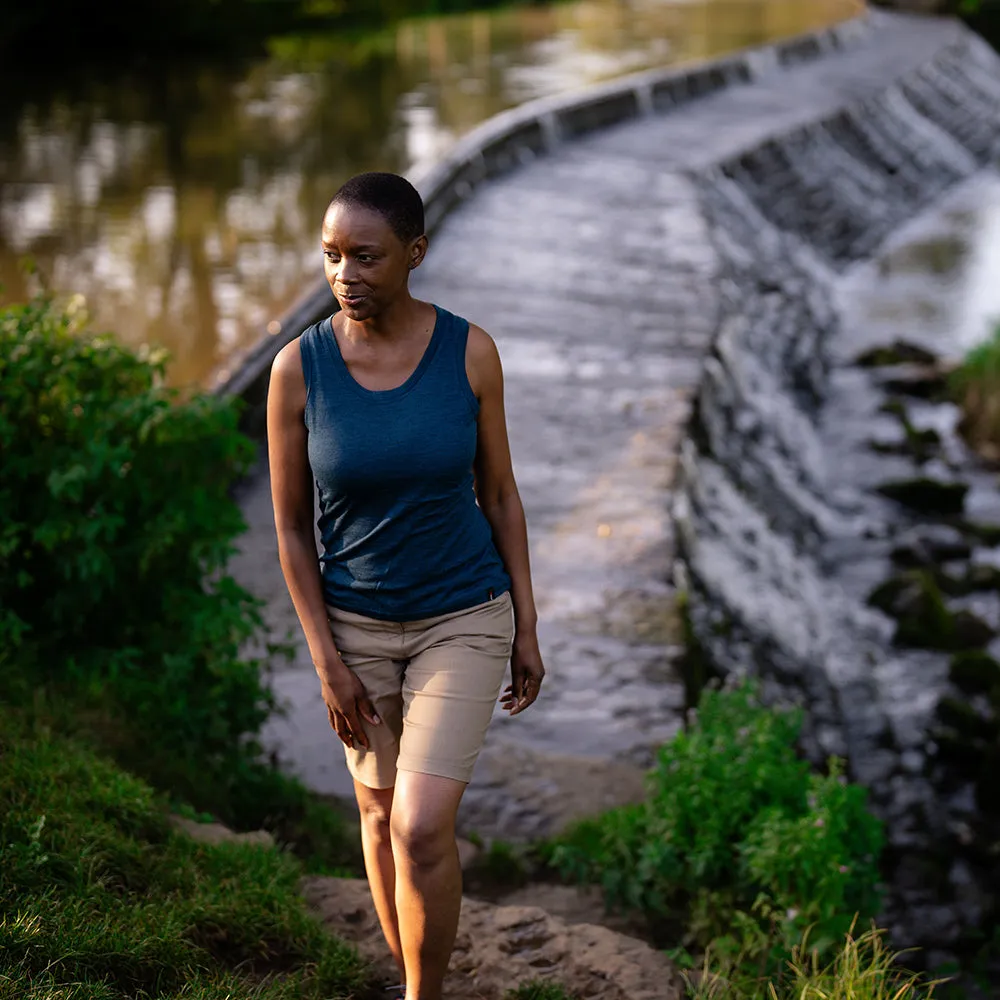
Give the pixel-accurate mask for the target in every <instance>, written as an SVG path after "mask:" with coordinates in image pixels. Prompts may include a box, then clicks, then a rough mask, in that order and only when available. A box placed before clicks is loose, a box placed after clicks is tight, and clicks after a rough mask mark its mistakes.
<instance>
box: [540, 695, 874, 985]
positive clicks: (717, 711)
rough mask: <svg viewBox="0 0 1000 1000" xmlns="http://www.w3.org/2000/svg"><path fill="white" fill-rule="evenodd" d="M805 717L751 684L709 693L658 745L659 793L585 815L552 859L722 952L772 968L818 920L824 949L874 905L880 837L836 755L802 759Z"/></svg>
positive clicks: (652, 785) (817, 939)
mask: <svg viewBox="0 0 1000 1000" xmlns="http://www.w3.org/2000/svg"><path fill="white" fill-rule="evenodd" d="M800 725H801V721H800V717H799V714H798V713H796V712H784V711H774V710H770V709H766V708H763V707H762V706H761V705H760V704H759V703H758V702H757V701H756V698H755V693H754V690H753V689H752V687H750V686H749V685H743V686H741V687H739V688H737V689H734V690H727V691H715V690H707V691H705V692H704V693H703V695H702V698H701V701H700V704H699V708H698V713H697V721H696V722H695V724H694V725H692V726H691V727H689V728H688V730H687V731H685V732H681V733H679V734H678V735H677V736H676V737H675V738H674V740H673V741H672V742H671V743H669V744H667V745H666V746H664V747H663V748H662V749H661V750H660V753H659V759H658V763H657V766H656V768H655V769H654V771H653V772H652V774H651V775H650V782H649V797H648V799H647V800H646V801H645V802H643V803H642V804H640V805H633V806H628V807H625V808H621V809H616V810H613V811H611V812H609V813H605V814H604V815H602V816H600V817H598V818H596V819H592V820H587V821H585V822H583V823H580V824H579V825H577V826H576V827H575V828H573V829H572V830H571V831H570V832H569V833H567V834H566V835H565V836H563V837H562V838H559V839H558V840H557V841H556V842H555V844H554V847H553V848H552V853H551V861H552V863H553V864H554V865H555V866H556V867H557V868H558V869H559V870H560V871H561V872H562V873H563V874H564V875H566V876H569V877H572V878H576V879H582V880H586V881H592V882H598V883H600V884H601V885H602V886H603V888H604V891H605V895H606V898H607V900H608V903H609V904H610V905H612V906H617V907H622V908H626V909H632V910H638V911H641V912H644V913H645V914H647V915H648V916H649V917H650V918H651V919H653V920H654V921H665V920H679V921H680V922H682V923H683V925H684V926H685V927H687V928H688V931H689V943H692V944H695V945H698V946H700V947H705V946H707V945H708V944H709V943H712V944H713V947H714V948H715V950H716V952H718V953H724V954H727V955H736V954H742V955H744V956H749V957H750V958H752V960H753V961H756V962H760V963H762V964H763V965H765V967H774V965H775V964H776V963H778V962H780V960H781V958H782V957H783V956H787V955H788V954H789V953H790V952H791V949H792V948H793V946H794V945H795V943H796V942H797V941H799V940H800V939H801V937H802V934H803V932H804V931H805V930H806V929H807V928H811V929H812V935H813V937H812V941H813V946H814V947H816V948H818V949H819V950H820V952H821V953H823V952H826V951H827V950H828V949H829V948H830V947H832V946H833V944H834V943H835V942H836V941H838V940H840V939H841V938H842V937H843V935H844V934H845V933H846V931H847V930H848V929H849V927H850V925H851V924H852V921H853V919H854V916H855V914H860V915H861V918H862V919H868V918H869V917H870V916H871V915H872V914H873V913H874V912H875V911H876V909H877V906H878V892H877V881H878V868H877V862H878V856H879V853H880V850H881V845H882V835H881V828H880V825H879V823H878V822H877V821H876V820H875V819H874V818H873V817H872V816H871V815H869V814H868V812H867V811H866V809H865V793H864V791H863V789H861V788H860V787H857V786H853V785H849V784H847V783H846V782H845V781H844V778H843V775H842V773H841V770H840V767H839V765H837V763H836V762H831V765H830V770H829V773H828V774H826V775H820V774H814V773H811V772H810V770H809V768H808V766H807V764H806V763H805V762H804V761H802V760H800V759H799V758H798V757H797V756H796V753H795V749H794V748H795V743H796V740H797V738H798V734H799V730H800Z"/></svg>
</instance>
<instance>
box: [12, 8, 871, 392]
mask: <svg viewBox="0 0 1000 1000" xmlns="http://www.w3.org/2000/svg"><path fill="white" fill-rule="evenodd" d="M856 9H857V4H856V3H855V2H854V0H815V2H812V3H809V4H803V3H801V2H800V0H701V2H670V0H580V2H571V3H564V4H558V5H541V6H539V5H532V6H519V7H511V8H505V9H500V10H493V11H489V12H483V11H480V12H477V13H470V14H459V15H453V16H448V17H431V18H420V19H410V20H404V21H401V22H399V23H397V24H395V25H394V26H392V27H391V28H386V29H383V30H381V31H378V32H371V33H368V34H365V35H346V34H343V33H341V34H317V33H315V32H314V33H311V34H309V35H303V36H286V37H279V38H274V39H272V40H271V41H270V42H269V43H268V54H267V55H266V56H264V57H258V58H255V59H251V60H247V59H234V58H232V57H228V58H226V59H218V58H216V59H208V58H203V59H200V60H199V61H195V62H192V61H190V60H185V61H177V62H174V63H167V64H160V65H157V66H156V68H155V70H153V69H151V68H147V69H146V70H144V71H141V70H127V71H122V72H118V73H115V72H112V71H109V70H108V68H107V67H104V68H102V69H99V70H97V69H92V68H82V67H80V68H77V69H76V70H75V72H74V71H68V72H71V73H72V75H70V76H67V75H66V74H62V75H59V76H57V77H53V76H51V75H47V76H42V75H39V76H38V77H37V78H36V79H35V80H33V81H27V82H26V81H24V80H22V81H21V83H22V94H25V93H26V94H27V95H28V96H20V97H18V96H16V95H13V94H12V93H10V92H9V93H8V94H7V96H6V98H4V101H5V106H3V107H0V285H2V286H3V295H4V297H5V298H8V299H20V298H23V297H24V296H25V295H27V294H28V293H29V291H30V279H28V278H26V277H25V276H24V274H23V273H22V271H21V269H20V267H19V261H20V259H21V258H23V256H24V255H31V256H32V257H33V258H34V259H35V260H36V261H37V262H38V265H39V267H40V271H41V273H42V274H43V275H45V276H46V279H47V280H48V281H49V283H50V284H51V286H52V287H53V288H55V289H56V290H65V291H79V292H82V293H83V294H84V295H85V296H86V297H87V299H88V302H89V303H90V307H91V309H92V311H93V312H94V314H95V317H96V319H97V321H98V323H99V324H101V325H102V326H106V327H110V328H112V329H114V330H115V331H116V332H117V333H119V335H120V336H122V337H123V338H124V339H125V340H127V341H128V342H130V343H132V344H136V345H138V344H143V343H151V344H163V345H165V346H166V347H167V348H168V349H169V350H170V352H171V355H172V356H173V359H174V360H173V363H172V367H171V378H172V380H173V381H174V382H175V383H177V384H186V383H190V382H200V383H203V384H204V383H210V382H211V381H212V380H213V378H215V377H217V376H218V375H219V374H220V373H221V372H222V371H224V370H225V368H226V367H227V366H228V365H231V364H232V363H233V361H234V360H235V359H236V358H237V357H238V355H239V352H240V351H241V350H243V349H245V348H246V347H248V346H250V345H251V344H253V343H254V342H255V341H256V339H257V338H258V337H259V336H260V333H261V330H262V329H263V327H264V326H265V325H266V324H267V323H268V321H270V320H271V319H272V318H273V317H274V315H275V314H276V313H278V312H280V311H281V309H282V308H284V307H285V306H287V305H288V304H290V302H291V301H292V300H293V299H294V298H295V296H296V295H297V294H298V293H299V292H300V291H301V290H302V288H303V287H304V285H305V284H306V283H307V282H308V281H309V280H311V279H312V278H314V277H315V276H317V275H318V274H319V273H320V260H319V253H318V244H317V240H318V235H317V225H318V220H319V218H320V216H321V214H322V210H323V207H324V206H325V204H326V202H327V201H328V199H329V197H330V194H331V193H332V192H333V190H334V189H335V188H336V187H337V186H338V185H339V184H340V182H342V181H343V180H344V179H345V178H346V177H348V176H350V175H351V174H353V173H355V172H357V171H359V170H365V169H373V168H377V169H390V170H400V171H402V170H406V169H408V168H409V167H411V166H413V165H414V164H415V163H416V162H418V161H421V160H424V159H429V158H433V157H436V156H438V155H440V154H441V153H442V152H443V151H444V150H445V149H447V147H448V146H449V145H450V144H451V143H452V142H453V141H454V140H455V138H456V137H457V136H459V135H461V134H462V133H464V132H466V131H468V130H469V129H470V128H472V127H473V126H474V125H476V124H477V123H478V122H480V121H482V120H483V119H485V118H487V117H489V116H490V115H492V114H495V113H496V112H498V111H500V110H503V109H504V108H508V107H511V106H512V105H515V104H517V103H520V102H521V101H524V100H527V99H530V98H532V97H537V96H541V95H544V94H552V93H557V92H562V91H567V90H571V89H573V88H574V87H577V86H580V85H581V84H584V83H587V82H590V81H593V80H596V79H600V78H606V77H609V76H614V75H617V74H620V73H623V72H627V71H631V70H635V69H639V68H642V67H646V66H652V65H664V64H668V63H678V62H684V61H690V60H694V59H699V58H704V57H709V56H714V55H718V54H720V53H723V52H726V51H730V50H732V49H735V48H739V47H743V46H746V45H751V44H756V43H760V42H763V41H766V40H768V39H771V38H775V37H783V36H788V35H791V34H795V33H798V32H801V31H804V30H807V29H810V28H813V27H816V26H818V25H821V24H825V23H830V22H832V21H835V20H837V19H840V18H842V17H845V16H849V15H850V14H852V13H854V12H855V10H856ZM25 88H27V89H25Z"/></svg>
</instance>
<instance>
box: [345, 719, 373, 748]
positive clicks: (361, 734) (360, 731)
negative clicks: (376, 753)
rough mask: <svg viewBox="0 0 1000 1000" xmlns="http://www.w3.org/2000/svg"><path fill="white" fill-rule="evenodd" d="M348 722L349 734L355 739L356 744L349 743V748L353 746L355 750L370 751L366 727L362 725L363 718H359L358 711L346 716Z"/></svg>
mask: <svg viewBox="0 0 1000 1000" xmlns="http://www.w3.org/2000/svg"><path fill="white" fill-rule="evenodd" d="M345 719H346V720H347V727H348V732H349V733H350V735H351V736H352V737H353V739H354V742H353V743H348V744H347V745H348V746H353V747H355V748H357V747H362V748H363V749H365V750H367V749H368V734H367V733H366V732H365V727H364V726H363V725H362V724H361V717H360V716H359V714H358V712H357V709H355V711H353V712H350V713H349V714H347V715H345Z"/></svg>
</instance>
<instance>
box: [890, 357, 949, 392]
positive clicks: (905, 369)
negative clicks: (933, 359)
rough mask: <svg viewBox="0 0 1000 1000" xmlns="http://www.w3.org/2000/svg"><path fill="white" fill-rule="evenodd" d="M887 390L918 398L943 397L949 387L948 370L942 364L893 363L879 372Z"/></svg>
mask: <svg viewBox="0 0 1000 1000" xmlns="http://www.w3.org/2000/svg"><path fill="white" fill-rule="evenodd" d="M879 381H880V382H881V385H882V388H883V389H885V390H886V391H887V392H895V393H899V394H901V395H903V396H914V397H916V398H917V399H942V398H944V396H945V394H946V392H947V389H948V371H947V370H946V369H945V368H944V367H943V366H942V365H922V364H920V365H918V364H909V365H892V366H891V367H888V368H885V369H883V370H882V371H881V372H880V373H879Z"/></svg>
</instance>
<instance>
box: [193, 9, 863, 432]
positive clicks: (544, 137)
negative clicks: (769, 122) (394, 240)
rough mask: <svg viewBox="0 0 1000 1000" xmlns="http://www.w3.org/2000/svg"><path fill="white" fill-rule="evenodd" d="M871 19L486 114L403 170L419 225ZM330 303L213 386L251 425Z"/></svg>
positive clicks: (306, 299)
mask: <svg viewBox="0 0 1000 1000" xmlns="http://www.w3.org/2000/svg"><path fill="white" fill-rule="evenodd" d="M870 29H871V15H869V14H868V13H867V11H866V12H865V13H862V14H859V15H858V16H857V17H855V18H852V19H850V20H847V21H843V22H841V23H839V24H836V25H833V26H832V27H829V28H825V29H820V30H817V31H812V32H808V33H806V34H804V35H800V36H797V37H794V38H790V39H786V40H784V41H780V42H776V43H774V44H771V45H766V46H760V47H757V48H753V49H747V50H745V51H743V52H739V53H736V54H734V55H728V56H724V57H722V58H719V59H714V60H711V61H708V62H705V63H701V64H699V65H697V66H693V67H671V68H669V69H656V70H644V71H641V72H639V73H634V74H630V75H628V76H625V77H622V78H620V79H617V80H611V81H607V82H603V83H598V84H594V85H592V86H589V87H587V88H584V89H582V90H580V91H576V92H574V93H572V94H568V95H556V96H553V97H545V98H540V99H538V100H535V101H529V102H528V103H526V104H523V105H521V106H519V107H516V108H512V109H510V110H508V111H503V112H501V113H500V114H497V115H494V116H493V117H492V118H489V119H487V121H485V122H483V123H482V124H481V125H479V126H477V127H476V128H475V129H473V130H472V131H471V132H470V133H468V134H467V135H465V136H464V137H462V138H461V139H460V140H459V141H458V142H457V143H456V144H455V146H454V148H453V149H452V150H451V151H450V152H449V153H448V154H447V155H446V156H445V157H444V158H443V159H442V160H440V161H439V162H437V163H435V164H433V165H431V166H429V167H426V168H421V169H417V170H414V171H411V173H410V175H409V179H410V180H411V181H412V182H413V183H414V185H415V186H416V188H417V190H418V191H420V194H421V196H422V197H423V199H424V204H425V206H426V219H427V230H428V232H433V231H434V230H435V229H436V228H437V227H438V226H439V225H440V224H441V222H442V221H443V220H444V219H445V218H446V217H447V215H448V213H449V212H450V211H451V210H452V209H453V208H455V207H456V206H457V205H459V204H461V203H462V202H463V201H464V200H465V199H466V198H467V197H468V196H469V195H471V194H472V192H473V191H474V190H475V189H476V187H478V186H479V185H480V184H483V183H484V182H486V181H489V180H491V179H492V178H494V177H498V176H500V175H501V174H504V173H506V172H507V171H509V170H511V169H514V168H516V167H517V166H518V165H519V164H521V163H524V162H526V161H530V160H532V159H534V158H535V157H538V156H544V155H548V154H551V153H553V152H555V151H556V150H557V149H559V148H560V147H561V146H562V144H564V143H566V142H569V141H572V140H574V139H577V138H580V137H583V136H585V135H588V134H591V133H593V132H595V131H598V130H601V129H605V128H610V127H613V126H615V125H618V124H620V123H622V122H625V121H628V120H630V119H634V118H638V117H641V116H643V115H650V114H657V115H659V114H666V113H669V112H670V111H672V110H674V109H676V108H679V107H683V106H686V105H688V104H690V102H692V101H695V100H699V99H701V98H704V97H708V96H711V95H712V94H716V93H718V92H720V91H722V90H725V89H728V88H731V87H736V86H747V85H750V84H752V83H753V82H754V81H755V80H757V79H759V78H760V77H762V76H764V75H768V74H770V73H772V72H777V71H779V70H780V69H781V68H784V67H789V66H793V65H800V64H802V63H804V62H809V61H812V60H815V59H819V58H822V57H823V56H825V55H828V54H832V53H835V52H837V51H840V50H842V49H845V48H848V47H851V46H854V45H857V44H860V43H861V42H863V41H864V40H865V39H866V38H867V37H868V35H869V33H870ZM335 309H336V303H335V301H334V299H333V296H332V294H331V292H330V289H329V287H328V286H327V284H326V281H325V280H324V279H319V280H317V281H315V282H314V283H313V284H312V285H310V287H309V288H308V289H307V290H306V291H305V292H304V293H303V295H302V296H301V297H300V298H299V299H298V300H297V301H296V302H295V303H294V304H293V305H292V306H291V307H290V308H289V309H288V310H287V311H286V312H285V313H283V314H282V315H281V316H280V317H279V318H278V319H277V320H276V321H272V324H269V331H273V332H266V333H265V334H264V335H263V336H262V338H261V339H260V340H259V341H258V343H257V345H256V346H255V347H253V348H251V349H250V351H249V352H248V354H247V355H246V356H245V357H244V358H243V360H242V361H241V363H240V364H239V367H238V368H237V369H236V371H235V372H233V373H232V374H230V375H228V376H227V377H226V378H225V379H223V380H222V381H220V382H219V383H218V384H217V385H216V386H214V387H213V389H212V391H213V392H214V393H215V394H217V395H220V396H230V397H237V398H240V399H242V400H243V401H244V402H245V403H246V404H247V412H246V414H245V417H244V426H245V427H246V428H247V429H248V430H249V431H250V432H251V433H260V432H261V431H262V428H263V406H264V402H265V400H266V395H267V381H268V378H269V375H270V368H271V363H272V362H273V361H274V358H275V357H276V356H277V354H278V352H279V351H280V350H281V348H282V347H284V346H285V345H286V344H287V343H289V342H290V341H291V340H293V339H294V338H295V337H296V336H298V334H299V333H300V332H301V331H302V330H303V329H304V328H305V327H306V326H308V325H309V324H311V323H314V322H316V321H317V320H318V319H319V318H321V317H323V316H325V315H328V314H329V313H331V312H333V311H335Z"/></svg>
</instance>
